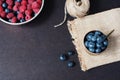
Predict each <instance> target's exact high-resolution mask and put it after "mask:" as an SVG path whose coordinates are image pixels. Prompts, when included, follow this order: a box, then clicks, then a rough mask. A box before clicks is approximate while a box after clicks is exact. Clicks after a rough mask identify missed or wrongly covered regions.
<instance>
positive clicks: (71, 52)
mask: <svg viewBox="0 0 120 80" xmlns="http://www.w3.org/2000/svg"><path fill="white" fill-rule="evenodd" d="M67 54H68V55H69V56H72V55H74V54H75V52H74V51H68V52H67Z"/></svg>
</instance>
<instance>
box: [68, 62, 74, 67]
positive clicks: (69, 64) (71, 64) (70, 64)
mask: <svg viewBox="0 0 120 80" xmlns="http://www.w3.org/2000/svg"><path fill="white" fill-rule="evenodd" d="M67 66H68V67H69V68H71V67H74V66H75V62H74V61H68V63H67Z"/></svg>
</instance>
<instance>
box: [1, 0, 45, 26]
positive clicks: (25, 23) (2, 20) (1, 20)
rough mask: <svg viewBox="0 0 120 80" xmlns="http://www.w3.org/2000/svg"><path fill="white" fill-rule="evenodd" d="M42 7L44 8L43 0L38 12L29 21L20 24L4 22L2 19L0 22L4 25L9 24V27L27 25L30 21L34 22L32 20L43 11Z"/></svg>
mask: <svg viewBox="0 0 120 80" xmlns="http://www.w3.org/2000/svg"><path fill="white" fill-rule="evenodd" d="M43 6H44V0H42V5H41V7H40V10H39V12H38V13H37V14H36V15H35V16H34V17H32V18H31V19H30V20H28V21H25V22H22V23H11V22H8V21H5V20H4V19H2V18H0V21H2V22H4V23H6V24H9V25H23V24H26V23H29V22H31V21H32V20H34V19H35V18H36V17H37V16H38V15H39V14H40V13H41V11H42V9H43Z"/></svg>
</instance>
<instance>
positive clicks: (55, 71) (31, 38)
mask: <svg viewBox="0 0 120 80" xmlns="http://www.w3.org/2000/svg"><path fill="white" fill-rule="evenodd" d="M64 3H65V0H45V6H44V8H43V11H42V13H41V14H40V15H39V16H38V17H37V18H36V19H35V20H34V21H32V22H30V23H29V24H26V25H22V26H10V25H7V24H4V23H2V22H0V80H120V76H119V75H120V62H117V63H113V64H109V65H105V66H101V67H98V68H95V69H91V70H89V71H87V72H83V71H81V69H80V66H79V62H78V59H77V55H75V56H72V57H71V58H70V60H74V61H75V62H76V66H75V67H74V68H72V69H69V68H67V66H66V63H67V61H65V62H60V61H59V55H60V54H61V53H66V52H67V51H68V50H74V46H73V44H72V42H71V36H70V34H69V32H68V29H67V26H66V24H64V25H63V26H61V27H58V28H54V27H53V25H55V24H57V23H59V22H60V21H61V20H62V19H63V16H64V12H63V8H64ZM116 7H120V0H91V8H90V11H89V14H93V13H97V12H101V11H105V10H109V9H112V8H116ZM69 18H70V17H68V19H69Z"/></svg>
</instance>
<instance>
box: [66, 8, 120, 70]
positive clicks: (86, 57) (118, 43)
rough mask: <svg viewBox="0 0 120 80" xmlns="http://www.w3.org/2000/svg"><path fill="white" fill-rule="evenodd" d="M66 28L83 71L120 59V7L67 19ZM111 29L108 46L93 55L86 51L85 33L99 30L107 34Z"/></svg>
mask: <svg viewBox="0 0 120 80" xmlns="http://www.w3.org/2000/svg"><path fill="white" fill-rule="evenodd" d="M68 29H69V31H70V33H71V36H72V38H73V39H75V40H74V41H73V43H74V45H75V47H76V50H77V52H78V58H79V60H80V64H81V68H82V70H83V71H86V70H88V69H91V68H94V67H97V66H101V65H104V64H109V63H113V62H117V61H120V8H116V9H112V10H108V11H105V12H101V13H97V14H94V15H89V16H86V17H84V18H77V19H75V20H73V21H68ZM113 29H115V31H114V32H113V33H112V34H111V35H110V37H109V46H108V48H107V49H106V50H105V51H104V52H103V53H102V54H100V55H97V56H93V55H90V54H88V53H87V52H86V50H85V47H84V44H83V39H84V36H85V34H86V33H88V32H89V31H91V30H100V31H102V32H103V33H104V34H106V35H107V34H108V33H109V32H110V31H111V30H113Z"/></svg>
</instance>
